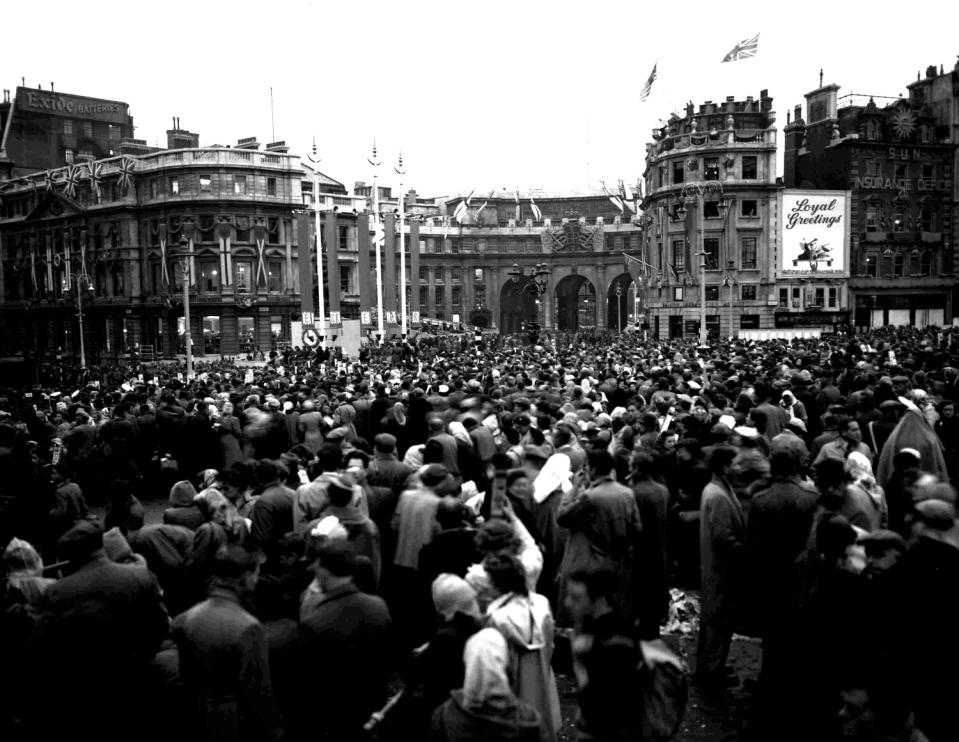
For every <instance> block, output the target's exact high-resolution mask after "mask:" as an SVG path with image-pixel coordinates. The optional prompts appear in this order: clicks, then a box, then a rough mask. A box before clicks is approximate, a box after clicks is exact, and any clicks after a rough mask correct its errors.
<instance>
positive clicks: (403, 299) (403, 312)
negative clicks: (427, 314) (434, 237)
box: [394, 152, 406, 340]
mask: <svg viewBox="0 0 959 742" xmlns="http://www.w3.org/2000/svg"><path fill="white" fill-rule="evenodd" d="M394 169H395V170H396V174H397V175H399V176H400V196H399V202H400V203H399V205H400V315H401V319H400V337H402V338H403V339H404V340H406V245H405V242H406V240H405V237H404V230H405V226H406V218H405V217H404V215H403V209H404V208H405V207H404V204H403V202H404V201H405V197H404V194H403V174H404V173H405V172H406V171H405V170H404V169H403V153H402V152H400V161H399V165H397V166H396V168H394Z"/></svg>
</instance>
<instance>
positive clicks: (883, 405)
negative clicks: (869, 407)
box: [879, 399, 903, 410]
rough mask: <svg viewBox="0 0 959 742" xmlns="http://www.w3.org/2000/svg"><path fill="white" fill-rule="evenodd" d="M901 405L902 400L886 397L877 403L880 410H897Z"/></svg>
mask: <svg viewBox="0 0 959 742" xmlns="http://www.w3.org/2000/svg"><path fill="white" fill-rule="evenodd" d="M902 406H903V405H902V402H900V401H899V400H898V399H887V400H884V401H883V402H880V403H879V409H880V410H897V409H899V408H900V407H902Z"/></svg>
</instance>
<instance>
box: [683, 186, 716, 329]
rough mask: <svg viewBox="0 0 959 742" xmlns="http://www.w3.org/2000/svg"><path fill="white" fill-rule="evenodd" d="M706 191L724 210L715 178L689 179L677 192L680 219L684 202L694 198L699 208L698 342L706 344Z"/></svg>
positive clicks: (697, 226) (697, 216) (684, 208)
mask: <svg viewBox="0 0 959 742" xmlns="http://www.w3.org/2000/svg"><path fill="white" fill-rule="evenodd" d="M708 193H717V194H718V195H719V207H720V209H722V210H724V211H725V208H726V204H725V202H724V201H723V185H722V183H720V182H719V181H717V180H705V181H691V182H689V183H686V184H685V185H684V186H683V188H682V190H681V191H680V193H679V196H680V199H681V200H682V203H681V204H680V207H679V209H678V211H677V216H679V218H680V219H684V218H685V217H686V206H685V202H686V200H687V199H691V198H695V199H696V201H697V202H698V206H699V208H698V209H697V213H696V238H697V245H698V247H699V251H698V252H697V253H696V254H697V255H699V344H700V345H706V268H707V265H706V244H705V241H704V239H703V202H704V200H705V198H706V194H708Z"/></svg>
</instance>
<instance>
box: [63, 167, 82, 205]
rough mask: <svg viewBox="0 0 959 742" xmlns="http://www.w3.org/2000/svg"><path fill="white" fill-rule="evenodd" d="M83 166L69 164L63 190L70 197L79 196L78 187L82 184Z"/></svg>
mask: <svg viewBox="0 0 959 742" xmlns="http://www.w3.org/2000/svg"><path fill="white" fill-rule="evenodd" d="M81 172H82V168H80V167H78V166H77V165H67V170H66V173H65V174H64V183H63V192H64V193H65V194H66V195H68V196H69V197H70V198H76V197H77V187H78V186H79V185H80V173H81Z"/></svg>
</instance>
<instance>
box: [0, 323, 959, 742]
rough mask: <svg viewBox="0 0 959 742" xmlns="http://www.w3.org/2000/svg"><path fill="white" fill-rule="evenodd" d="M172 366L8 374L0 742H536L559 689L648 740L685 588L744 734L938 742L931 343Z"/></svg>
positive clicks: (942, 433)
mask: <svg viewBox="0 0 959 742" xmlns="http://www.w3.org/2000/svg"><path fill="white" fill-rule="evenodd" d="M196 372H197V373H196V376H195V377H194V378H191V379H185V378H184V369H183V368H182V367H181V366H178V365H176V364H154V365H149V366H147V365H139V366H136V367H125V368H95V369H87V370H83V371H80V370H77V369H66V368H50V369H45V370H43V373H42V374H39V375H38V377H37V380H38V383H37V384H36V385H33V386H27V387H23V388H16V389H3V390H0V473H2V476H0V548H4V551H3V555H2V567H3V585H2V604H0V608H2V614H0V621H2V626H0V651H2V657H3V666H4V670H5V672H4V673H3V686H4V687H3V688H2V689H0V692H2V693H3V697H4V699H5V704H4V707H3V712H2V713H3V718H2V720H0V725H2V726H0V729H2V732H0V734H2V736H3V737H4V738H5V739H39V738H51V739H52V738H55V736H57V735H65V734H71V735H77V734H80V735H83V734H85V733H87V732H89V734H90V736H91V737H96V738H99V739H108V740H113V739H121V738H122V739H126V738H129V736H130V735H131V734H135V735H136V736H141V737H146V738H154V737H155V738H157V739H160V738H166V737H169V736H170V735H174V734H175V735H177V736H178V737H181V738H189V739H198V740H228V739H229V740H242V739H250V740H254V739H255V740H266V739H279V738H285V739H294V740H300V739H304V740H305V739H329V740H359V739H368V738H369V735H370V733H371V732H370V731H369V728H370V727H374V726H375V729H374V733H375V732H377V731H378V732H380V733H384V734H386V733H387V732H388V731H389V732H394V733H396V734H397V735H398V736H399V737H400V738H403V739H432V740H442V741H444V742H445V741H449V742H458V741H460V740H480V739H483V740H486V739H504V740H513V739H516V740H520V739H522V740H542V741H544V742H548V741H550V740H556V739H557V734H558V732H559V730H560V728H561V727H562V726H563V719H562V716H561V714H560V698H559V693H558V689H557V679H556V673H557V671H558V670H559V671H562V672H564V673H567V672H568V674H569V675H570V676H571V677H572V679H573V681H574V683H575V686H576V689H577V692H578V695H577V699H578V705H579V709H578V714H577V717H576V721H575V734H576V735H578V736H577V738H578V739H582V740H594V741H596V742H606V741H607V740H608V741H610V742H613V741H616V742H619V741H620V740H623V741H625V740H632V739H651V738H657V737H655V735H653V734H652V733H651V732H650V729H649V723H650V716H651V713H652V712H651V709H649V708H644V704H643V703H642V698H643V695H644V686H643V683H644V682H648V678H649V677H650V673H651V671H652V668H655V667H656V666H657V664H658V665H664V664H667V665H668V664H672V665H674V666H676V667H680V663H679V662H678V660H677V658H676V656H675V655H674V654H673V653H672V652H671V651H670V649H669V647H668V645H667V644H666V643H664V641H663V639H662V637H661V636H660V631H661V627H662V625H663V623H664V621H665V619H666V618H667V612H668V607H669V600H670V596H669V588H670V587H671V586H677V585H678V586H682V587H686V588H690V589H694V590H697V589H698V590H699V591H700V593H699V596H700V606H701V616H700V623H699V636H698V644H697V652H696V657H695V662H694V667H693V670H694V675H693V682H694V683H696V684H697V685H698V686H699V687H700V688H701V689H702V692H704V693H709V694H715V695H716V697H717V698H720V699H721V698H722V697H723V694H724V689H726V688H729V687H730V686H734V685H738V684H739V682H740V678H738V677H737V676H736V673H735V672H734V671H733V670H732V669H731V667H730V664H729V653H730V646H731V643H732V639H733V635H734V633H741V634H747V635H751V636H757V637H760V638H761V639H762V671H761V675H760V678H759V681H758V683H756V684H755V686H754V687H753V688H752V689H751V693H752V695H753V697H754V700H755V703H754V704H753V707H754V714H753V717H752V718H750V719H748V720H744V722H745V723H744V728H745V729H746V730H748V732H749V733H750V734H751V735H754V738H755V739H757V740H759V739H762V740H766V739H778V740H783V739H796V740H800V739H817V740H831V739H836V740H838V739H843V738H845V739H858V740H876V741H878V740H914V741H915V742H921V740H930V741H931V742H941V741H942V740H952V739H955V738H956V728H957V725H956V722H955V721H954V717H953V716H952V713H951V711H952V710H951V707H950V701H951V700H953V699H955V698H956V697H957V694H959V682H957V680H956V675H955V673H954V672H953V669H954V668H955V667H956V666H957V663H959V649H957V646H959V645H957V644H956V642H954V641H953V640H952V637H951V630H952V628H953V627H954V626H955V625H956V622H957V620H959V599H957V590H956V585H957V584H959V525H957V521H956V490H955V488H954V481H955V477H956V475H957V470H956V467H957V461H959V459H957V453H959V419H957V417H956V404H957V403H959V333H957V332H956V331H954V330H953V329H951V328H947V329H939V328H926V329H917V328H884V329H877V330H873V331H870V332H868V333H860V334H847V335H834V336H827V337H823V338H816V339H804V340H792V341H785V340H771V341H761V342H746V341H741V340H720V341H716V342H715V343H713V344H711V345H710V346H708V347H706V346H702V347H699V346H697V344H696V343H694V342H691V341H684V340H673V341H665V340H659V341H649V342H644V341H643V340H642V339H641V338H640V337H638V336H635V335H609V334H603V333H591V334H572V335H546V334H539V335H537V336H534V337H523V336H511V337H506V336H489V335H487V336H482V337H480V336H477V337H476V338H474V337H473V336H471V335H464V336H458V337H457V336H448V337H445V338H444V337H440V338H426V339H423V338H421V339H419V340H418V341H411V342H409V343H396V344H394V345H389V346H383V347H378V348H366V349H364V353H363V355H362V356H361V358H360V360H359V361H349V360H344V359H342V358H341V357H338V356H335V355H331V354H329V353H326V354H324V355H322V356H319V357H318V356H317V354H316V353H311V352H307V351H302V350H298V349H296V350H288V351H285V352H282V353H279V354H274V355H273V357H271V359H270V360H269V361H268V362H267V363H266V364H265V365H263V366H260V367H256V368H251V367H242V366H237V365H234V364H233V363H232V362H229V361H220V362H216V363H205V364H204V363H201V364H199V365H198V367H197V369H196ZM159 500H163V501H166V504H167V505H168V507H166V509H165V510H163V512H162V515H160V514H159V513H158V512H157V513H154V512H153V510H152V507H153V506H152V503H156V502H157V501H159ZM144 504H146V505H147V507H146V508H145V507H144ZM927 638H929V639H931V638H936V639H937V641H936V642H929V643H927V642H925V639H927ZM920 639H923V641H919V640H920ZM644 678H645V679H646V680H645V681H644ZM398 685H399V686H402V688H403V691H402V692H401V693H399V694H395V695H394V692H395V691H396V689H397V687H398ZM388 702H389V703H388ZM384 708H385V709H388V712H382V710H383V709H384ZM950 730H951V731H950Z"/></svg>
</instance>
